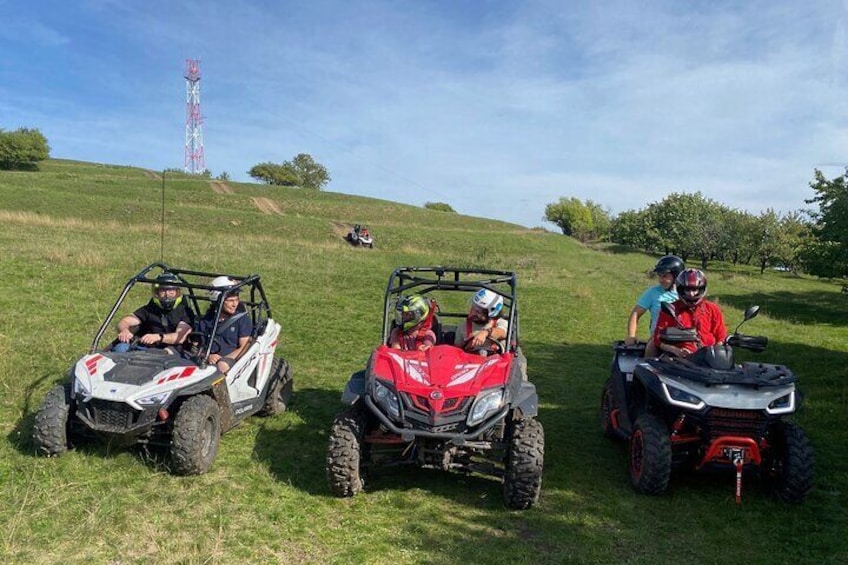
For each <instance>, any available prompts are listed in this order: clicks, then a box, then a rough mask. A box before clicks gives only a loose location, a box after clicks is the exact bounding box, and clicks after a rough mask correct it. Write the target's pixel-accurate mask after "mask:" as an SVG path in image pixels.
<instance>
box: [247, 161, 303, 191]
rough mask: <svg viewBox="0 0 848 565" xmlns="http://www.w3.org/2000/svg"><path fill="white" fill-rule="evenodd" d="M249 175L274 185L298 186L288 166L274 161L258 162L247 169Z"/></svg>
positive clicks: (294, 175) (295, 177) (295, 176)
mask: <svg viewBox="0 0 848 565" xmlns="http://www.w3.org/2000/svg"><path fill="white" fill-rule="evenodd" d="M247 174H249V175H250V176H251V177H253V178H255V179H256V180H259V181H262V182H264V183H266V184H271V185H276V186H298V182H299V179H298V178H297V175H296V174H295V173H294V171H292V170H291V168H289V167H285V166H283V165H278V164H276V163H259V164H258V165H254V166H253V167H251V169H250V170H249V171H247Z"/></svg>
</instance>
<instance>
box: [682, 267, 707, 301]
mask: <svg viewBox="0 0 848 565" xmlns="http://www.w3.org/2000/svg"><path fill="white" fill-rule="evenodd" d="M674 282H675V284H676V285H677V295H678V296H679V297H680V299H681V300H683V302H685V303H686V304H688V305H689V306H697V305H698V304H700V303H701V301H702V300H703V299H704V295H705V294H707V277H706V275H704V272H703V271H702V270H700V269H685V270H683V271H680V274H679V275H677V279H676V280H675V281H674Z"/></svg>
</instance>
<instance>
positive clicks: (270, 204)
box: [251, 196, 283, 215]
mask: <svg viewBox="0 0 848 565" xmlns="http://www.w3.org/2000/svg"><path fill="white" fill-rule="evenodd" d="M251 200H253V204H254V205H255V206H256V207H257V208H258V209H259V211H260V212H262V213H263V214H279V215H282V214H283V210H282V209H281V208H280V205H279V204H277V203H276V202H274V201H273V200H271V199H270V198H260V197H258V196H253V197H251Z"/></svg>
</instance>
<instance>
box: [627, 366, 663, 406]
mask: <svg viewBox="0 0 848 565" xmlns="http://www.w3.org/2000/svg"><path fill="white" fill-rule="evenodd" d="M633 378H634V380H636V381H638V382H639V383H640V384H641V385H642V389H643V390H644V391H645V397H646V398H645V402H650V398H651V397H654V398H656V399H658V400H659V401H660V403H661V404H664V403H665V394H664V393H663V390H662V382H661V381H660V379H659V377H658V376H657V375H656V374H655V373H654V369H653V367H652V366H651V364H650V363H642V364H640V365H636V368H635V370H634V371H633ZM631 416H635V415H631ZM634 420H635V418H634Z"/></svg>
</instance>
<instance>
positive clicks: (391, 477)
mask: <svg viewBox="0 0 848 565" xmlns="http://www.w3.org/2000/svg"><path fill="white" fill-rule="evenodd" d="M340 398H341V393H340V392H339V391H335V390H334V391H328V390H324V389H304V390H295V392H294V395H293V397H292V406H291V411H292V412H294V413H296V414H297V416H299V417H300V419H301V420H302V423H299V424H295V425H291V426H286V427H285V428H284V429H279V426H278V425H277V422H276V421H270V420H269V421H268V423H267V424H264V425H263V426H262V427H261V428H260V430H259V432H258V434H257V437H256V445H255V447H254V451H253V453H254V457H256V458H257V459H258V460H259V461H262V462H263V463H265V464H266V465H268V468H269V469H270V471H271V473H273V475H274V476H275V477H276V478H277V479H278V480H280V481H283V482H286V483H288V484H290V485H292V486H293V487H295V488H298V489H300V490H302V491H304V492H307V493H309V494H312V495H317V496H327V497H331V496H332V495H331V493H330V489H329V486H328V485H327V479H326V474H325V464H326V456H327V443H328V432H329V430H330V426H331V424H332V421H333V418H334V417H335V416H336V414H338V413H339V412H341V411H343V410H344V409H345V406H344V405H343V404H342V403H341V402H340ZM387 490H392V491H409V490H424V491H426V492H429V493H431V494H433V495H438V496H443V497H445V498H447V499H450V500H452V501H454V502H457V503H461V504H472V505H475V506H479V505H480V504H481V501H483V503H485V504H489V501H495V502H494V503H495V504H500V491H501V482H500V481H496V480H493V479H488V478H485V477H478V476H470V475H463V474H459V473H447V472H441V471H435V470H430V469H420V468H418V467H416V466H414V465H403V466H395V467H387V468H381V469H376V470H374V471H373V472H372V473H371V474H370V475H369V478H368V482H367V483H366V487H365V494H364V496H367V495H368V493H375V492H380V491H387Z"/></svg>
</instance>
